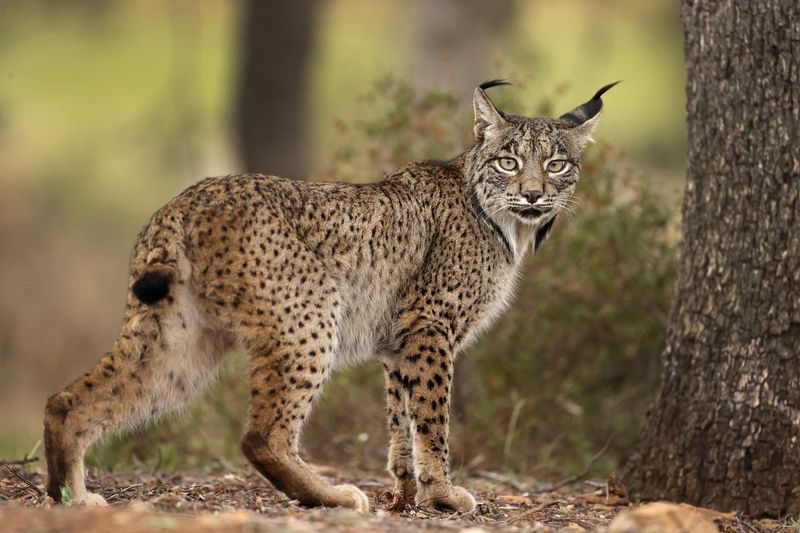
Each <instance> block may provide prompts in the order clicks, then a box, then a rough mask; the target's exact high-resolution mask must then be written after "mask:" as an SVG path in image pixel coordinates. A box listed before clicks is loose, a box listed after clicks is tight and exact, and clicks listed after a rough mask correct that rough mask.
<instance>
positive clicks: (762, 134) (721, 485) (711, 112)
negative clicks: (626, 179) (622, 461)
mask: <svg viewBox="0 0 800 533" xmlns="http://www.w3.org/2000/svg"><path fill="white" fill-rule="evenodd" d="M681 16H682V21H683V26H684V34H685V53H686V66H687V86H686V92H687V99H688V102H687V113H688V126H689V167H688V174H687V178H686V190H685V198H684V204H683V217H684V229H683V231H684V234H683V253H682V258H681V262H680V271H679V279H678V285H677V288H676V300H675V303H674V307H673V310H672V314H671V318H670V325H669V331H668V339H667V346H666V349H665V351H664V353H663V367H662V373H661V386H660V390H659V391H658V393H657V397H656V399H655V401H654V403H653V405H652V407H651V411H650V414H649V417H648V420H647V421H646V423H645V426H644V428H643V430H642V440H641V447H640V451H639V452H638V454H637V456H635V457H634V458H633V459H632V461H631V463H630V464H629V468H628V469H627V476H626V482H627V484H628V485H629V486H630V487H631V488H634V489H635V490H637V491H638V492H639V495H640V496H642V497H644V498H667V499H670V500H678V501H688V502H691V503H694V504H699V505H705V506H711V507H715V508H719V509H725V510H739V511H743V512H746V513H749V514H750V515H755V516H759V515H773V516H774V515H778V514H782V513H786V512H790V513H797V512H798V511H800V146H798V142H800V135H798V128H799V127H800V126H798V125H799V124H800V116H798V107H799V106H800V85H799V83H800V3H798V2H797V0H761V1H759V2H735V1H734V2H731V1H717V0H684V2H683V6H682V14H681Z"/></svg>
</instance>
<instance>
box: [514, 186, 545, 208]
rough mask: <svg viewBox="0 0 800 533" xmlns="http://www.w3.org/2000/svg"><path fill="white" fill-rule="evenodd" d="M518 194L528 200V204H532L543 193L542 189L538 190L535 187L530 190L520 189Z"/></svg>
mask: <svg viewBox="0 0 800 533" xmlns="http://www.w3.org/2000/svg"><path fill="white" fill-rule="evenodd" d="M520 194H521V195H522V197H523V198H525V199H526V200H528V203H529V204H531V205H533V204H535V203H536V200H538V199H539V198H541V197H542V196H543V194H544V193H542V191H538V190H536V189H531V190H528V191H522V192H521V193H520Z"/></svg>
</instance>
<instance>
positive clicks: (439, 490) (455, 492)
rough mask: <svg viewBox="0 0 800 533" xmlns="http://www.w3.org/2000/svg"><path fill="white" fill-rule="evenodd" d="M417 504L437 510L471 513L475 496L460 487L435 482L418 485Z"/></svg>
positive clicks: (473, 508)
mask: <svg viewBox="0 0 800 533" xmlns="http://www.w3.org/2000/svg"><path fill="white" fill-rule="evenodd" d="M417 505H419V506H420V507H429V508H433V509H437V510H439V511H453V512H457V513H471V512H472V511H474V510H475V498H473V497H472V494H470V493H469V492H467V490H466V489H464V488H462V487H454V486H452V485H449V484H444V483H436V484H430V485H422V486H421V487H419V490H418V492H417Z"/></svg>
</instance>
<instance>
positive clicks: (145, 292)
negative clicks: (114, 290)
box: [131, 265, 174, 305]
mask: <svg viewBox="0 0 800 533" xmlns="http://www.w3.org/2000/svg"><path fill="white" fill-rule="evenodd" d="M173 274H174V272H173V270H172V269H171V268H168V267H165V266H163V265H158V266H155V265H154V266H151V267H148V268H147V269H146V270H145V271H144V273H143V274H142V275H141V276H140V277H139V279H137V280H136V281H135V282H134V283H133V285H132V286H131V290H132V291H133V294H134V295H135V296H136V297H137V298H138V299H139V301H140V302H142V303H143V304H147V305H152V304H154V303H156V302H160V301H161V300H163V299H164V298H166V297H167V296H169V287H170V285H172V278H173Z"/></svg>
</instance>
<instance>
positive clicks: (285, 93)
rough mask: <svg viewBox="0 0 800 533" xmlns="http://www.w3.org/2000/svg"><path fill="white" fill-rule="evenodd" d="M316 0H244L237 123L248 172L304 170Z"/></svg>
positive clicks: (300, 173) (299, 172)
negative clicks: (310, 62)
mask: <svg viewBox="0 0 800 533" xmlns="http://www.w3.org/2000/svg"><path fill="white" fill-rule="evenodd" d="M318 11H319V0H270V1H269V2H264V1H261V0H247V2H245V6H244V13H243V14H242V18H243V23H244V26H245V28H244V32H243V34H244V39H243V44H242V55H243V65H242V68H241V70H242V73H241V77H240V81H239V99H238V105H237V112H236V114H237V123H238V133H239V144H240V146H241V151H242V162H243V165H244V168H245V169H247V171H248V172H260V173H264V174H274V175H278V176H286V177H291V178H303V177H305V173H306V172H307V171H308V170H309V165H308V161H309V157H308V153H307V151H308V144H307V136H308V121H309V120H310V119H311V116H310V113H309V112H308V90H307V86H308V83H307V81H308V76H309V72H308V70H309V59H310V56H311V53H312V52H313V48H314V35H315V33H316V32H315V24H316V22H317V19H318Z"/></svg>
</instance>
